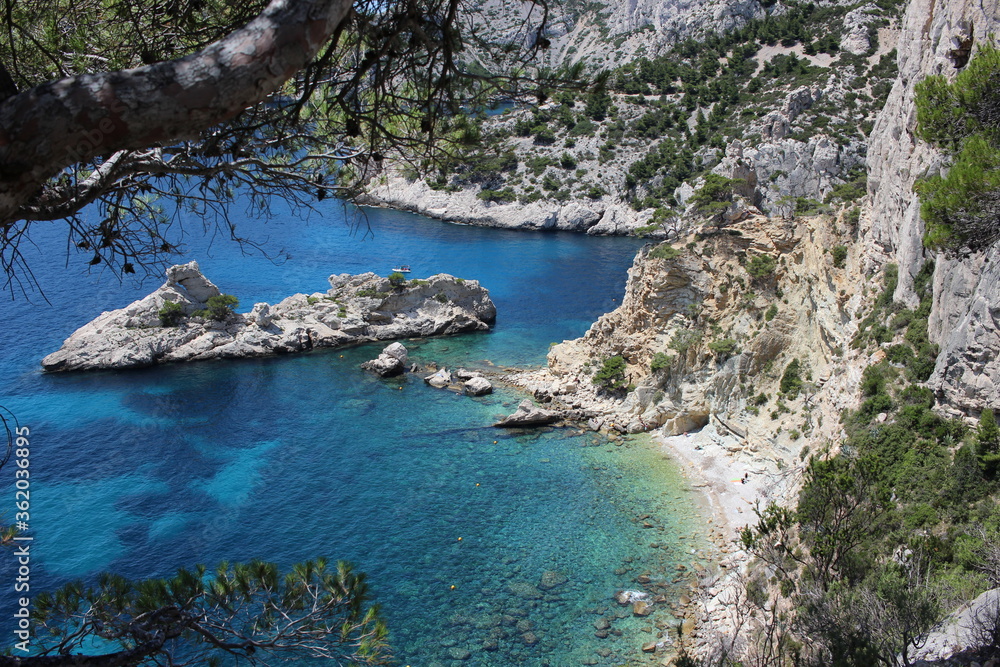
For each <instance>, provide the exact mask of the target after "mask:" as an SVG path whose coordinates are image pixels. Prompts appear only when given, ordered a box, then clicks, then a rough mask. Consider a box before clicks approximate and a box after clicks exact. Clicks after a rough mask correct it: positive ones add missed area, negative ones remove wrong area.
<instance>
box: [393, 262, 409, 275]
mask: <svg viewBox="0 0 1000 667" xmlns="http://www.w3.org/2000/svg"><path fill="white" fill-rule="evenodd" d="M393 271H395V272H397V273H409V272H410V265H409V264H403V265H402V266H397V267H396V268H394V269H393Z"/></svg>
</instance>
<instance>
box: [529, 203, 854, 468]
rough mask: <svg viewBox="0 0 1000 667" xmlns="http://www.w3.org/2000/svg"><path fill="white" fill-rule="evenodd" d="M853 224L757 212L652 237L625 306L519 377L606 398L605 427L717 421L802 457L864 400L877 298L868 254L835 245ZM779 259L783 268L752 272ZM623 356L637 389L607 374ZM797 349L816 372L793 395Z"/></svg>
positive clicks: (773, 451)
mask: <svg viewBox="0 0 1000 667" xmlns="http://www.w3.org/2000/svg"><path fill="white" fill-rule="evenodd" d="M848 234H849V229H848V227H847V226H846V225H845V224H844V222H843V220H842V219H837V218H835V217H832V216H817V217H814V218H800V219H795V220H784V219H778V218H771V219H768V218H765V217H763V216H757V217H752V218H748V219H746V220H743V221H741V222H738V223H736V224H733V225H731V226H729V227H728V228H727V229H726V230H724V231H722V232H718V231H716V230H714V229H709V230H703V232H702V234H700V235H696V236H692V237H690V238H689V239H685V240H686V241H688V243H687V244H686V245H683V246H682V245H680V243H678V244H676V245H675V246H674V247H672V248H670V250H669V251H668V250H666V249H667V248H668V246H665V245H661V246H658V247H657V248H655V249H652V248H650V247H647V248H646V249H644V250H643V251H642V252H640V253H639V255H638V256H637V257H636V260H635V263H634V264H633V266H632V268H631V269H630V270H629V281H628V286H627V288H626V293H625V296H624V298H623V299H622V304H621V306H619V307H618V308H617V309H616V310H614V311H612V312H611V313H608V314H607V315H604V316H602V317H601V318H600V319H599V320H598V321H597V322H595V323H594V324H593V325H592V326H591V328H590V330H589V331H588V332H587V334H586V335H585V336H583V337H582V338H579V339H576V340H572V341H564V342H563V343H561V344H559V345H556V346H555V347H553V348H552V350H551V351H550V352H549V358H548V367H547V368H546V369H543V370H541V371H536V372H531V373H528V374H525V375H523V376H521V377H519V378H517V380H518V382H520V383H521V384H522V385H523V386H525V387H526V388H528V389H529V390H531V391H533V392H534V393H535V395H536V396H537V397H539V398H541V399H542V400H545V401H555V402H557V403H562V404H565V405H567V406H569V407H572V408H580V407H587V408H590V409H595V408H596V409H597V410H599V411H600V412H602V413H603V417H601V418H600V419H598V420H596V421H595V422H594V423H593V424H592V426H594V427H597V428H602V427H603V428H609V427H610V425H611V424H614V425H615V426H614V428H617V429H620V430H627V431H630V432H640V431H648V430H651V429H660V431H659V432H661V433H663V434H664V435H673V434H677V433H682V432H685V431H689V430H693V429H696V428H700V427H701V426H704V425H706V424H708V423H709V422H712V423H713V424H715V425H716V426H717V427H718V428H719V429H720V430H722V431H726V432H731V433H733V434H735V435H737V436H738V438H739V439H740V440H741V442H742V444H741V448H743V449H746V450H747V451H751V452H757V453H759V455H760V456H761V457H765V458H772V459H773V460H775V461H778V462H780V465H793V464H794V463H795V462H797V460H798V457H799V451H800V449H801V448H802V446H803V445H806V444H808V443H809V442H811V441H816V442H818V441H821V440H830V441H832V440H835V439H836V437H837V435H838V434H839V432H840V426H839V423H838V417H839V413H840V411H841V410H842V409H843V408H845V407H848V406H850V405H852V404H853V402H854V400H855V399H854V398H853V397H854V394H855V390H856V385H857V381H858V379H859V378H860V370H858V368H859V363H855V362H856V361H859V360H860V361H861V362H864V361H867V355H866V354H865V353H863V352H858V351H853V350H851V348H850V342H851V339H852V337H853V336H854V335H855V333H856V332H857V319H858V314H859V311H860V310H861V309H862V308H863V307H864V304H865V299H864V289H863V287H862V284H861V283H859V282H858V281H856V280H853V279H852V277H851V274H850V268H851V267H852V266H853V265H854V264H855V262H856V258H854V257H848V258H846V261H847V263H846V264H841V262H839V261H836V260H835V259H834V255H833V254H832V253H831V252H829V250H830V249H831V248H834V247H837V246H839V245H841V244H842V243H843V242H844V241H845V240H846V239H847V237H848ZM767 259H770V260H773V268H772V269H771V270H770V271H768V272H767V273H765V274H763V275H760V274H759V275H756V276H754V275H751V273H750V271H753V268H752V267H754V266H760V265H761V263H762V262H764V263H766V262H767ZM748 269H749V270H748ZM612 357H622V358H623V359H624V361H625V367H624V378H623V384H624V385H628V386H629V387H628V389H629V390H628V391H606V390H602V389H601V387H599V386H598V385H597V384H595V381H594V378H595V376H596V374H598V373H599V371H600V369H601V367H602V364H603V363H604V361H605V360H607V359H609V358H612ZM793 359H794V360H797V361H796V363H797V364H798V365H799V366H800V368H801V369H802V370H801V374H802V377H803V378H804V379H805V381H806V382H807V383H811V384H809V385H808V387H807V389H808V390H807V391H804V392H802V393H801V394H799V395H798V396H796V397H794V398H792V399H790V400H782V398H781V397H779V396H778V385H779V384H780V381H781V378H782V375H783V372H784V371H785V369H786V368H787V367H788V365H789V364H790V363H791V362H792V360H793ZM821 415H822V416H821ZM661 427H662V428H661Z"/></svg>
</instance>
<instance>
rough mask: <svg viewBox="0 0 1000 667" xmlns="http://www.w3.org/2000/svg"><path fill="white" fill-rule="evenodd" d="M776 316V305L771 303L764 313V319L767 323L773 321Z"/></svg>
mask: <svg viewBox="0 0 1000 667" xmlns="http://www.w3.org/2000/svg"><path fill="white" fill-rule="evenodd" d="M777 315H778V305H777V304H775V303H772V304H771V305H770V306H769V307H768V309H767V310H765V311H764V319H765V320H766V321H768V322H770V321H771V320H773V319H774V318H775V317H776V316H777Z"/></svg>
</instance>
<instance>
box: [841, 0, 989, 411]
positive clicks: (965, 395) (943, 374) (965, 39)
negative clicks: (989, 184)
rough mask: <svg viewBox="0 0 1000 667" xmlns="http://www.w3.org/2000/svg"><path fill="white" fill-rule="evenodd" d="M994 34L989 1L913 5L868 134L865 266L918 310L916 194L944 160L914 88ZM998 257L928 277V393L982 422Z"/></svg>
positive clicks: (942, 260) (945, 262) (952, 68)
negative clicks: (888, 279) (925, 135)
mask: <svg viewBox="0 0 1000 667" xmlns="http://www.w3.org/2000/svg"><path fill="white" fill-rule="evenodd" d="M998 25H1000V5H998V3H997V2H995V1H994V0H986V1H985V2H972V1H970V0H958V1H956V2H936V1H935V0H912V1H911V2H910V4H909V5H908V7H907V10H906V15H905V17H904V21H903V25H902V33H901V36H900V40H899V77H898V79H897V81H896V83H895V85H894V86H893V88H892V91H891V92H890V94H889V99H888V101H887V102H886V105H885V108H884V110H883V111H882V113H881V114H880V115H879V117H878V120H877V122H876V124H875V129H874V130H873V132H872V140H871V150H870V151H869V181H868V184H869V186H868V187H869V200H870V201H869V206H867V207H866V208H865V211H864V214H863V215H862V220H861V222H862V224H861V228H862V234H861V239H860V240H861V244H862V246H863V247H864V248H865V254H866V265H867V266H869V267H872V266H875V265H878V264H880V263H883V262H895V263H896V264H898V265H899V267H900V281H899V285H898V287H897V289H896V298H897V300H899V301H901V302H903V303H906V304H907V305H910V306H912V305H914V304H915V301H916V297H915V295H914V291H913V278H914V276H916V274H917V272H918V271H919V270H920V266H921V265H922V264H923V261H924V258H925V256H926V255H927V254H928V253H927V251H926V250H925V249H924V248H923V244H922V238H923V235H924V225H923V222H922V221H921V219H920V202H919V200H918V198H917V195H916V194H915V193H914V191H913V185H914V183H915V182H916V180H917V179H918V178H920V177H921V176H924V175H927V174H930V173H934V172H935V171H937V170H938V169H940V167H941V165H942V157H941V155H940V154H939V153H938V152H937V151H935V150H934V149H932V148H931V147H930V146H928V145H927V144H925V143H922V142H921V141H919V140H918V139H917V138H916V137H914V135H913V130H914V127H915V125H916V105H915V102H914V99H915V93H914V86H915V85H916V83H917V82H918V81H920V80H921V79H922V78H924V77H926V76H928V75H932V74H944V75H946V76H954V74H955V73H956V72H957V69H956V64H964V59H963V58H962V56H963V54H965V53H966V51H965V50H966V49H969V48H972V49H973V50H974V49H975V48H976V45H977V44H981V43H986V42H990V41H991V40H992V39H993V38H992V37H991V35H995V34H996V31H997V27H998ZM997 303H1000V250H998V249H997V248H996V247H993V248H991V249H989V250H986V251H983V252H980V253H977V254H975V255H972V256H971V257H966V258H946V257H939V258H938V259H937V262H936V265H935V272H934V307H933V309H932V311H931V317H930V322H929V329H930V336H931V340H932V341H933V342H935V343H937V344H938V345H940V347H941V353H940V355H939V356H938V360H937V366H936V368H935V370H934V375H933V376H932V377H931V380H930V386H931V387H932V388H933V389H934V390H935V392H936V393H937V395H938V399H939V400H940V401H941V402H942V403H943V404H945V405H947V406H950V407H953V408H955V409H956V410H960V411H963V412H968V413H973V414H978V412H979V410H981V409H982V408H983V407H986V406H991V407H994V408H998V407H1000V362H998V356H1000V336H998V326H997V319H996V315H995V309H996V307H997Z"/></svg>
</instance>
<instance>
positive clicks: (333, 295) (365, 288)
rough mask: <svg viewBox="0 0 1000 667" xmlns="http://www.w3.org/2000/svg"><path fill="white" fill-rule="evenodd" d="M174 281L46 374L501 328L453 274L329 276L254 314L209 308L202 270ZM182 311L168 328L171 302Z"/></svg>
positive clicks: (87, 337)
mask: <svg viewBox="0 0 1000 667" xmlns="http://www.w3.org/2000/svg"><path fill="white" fill-rule="evenodd" d="M166 274H167V281H166V282H165V283H164V284H163V285H162V286H161V287H160V288H158V289H157V290H156V291H154V292H153V293H151V294H149V295H148V296H146V297H144V298H142V299H139V300H138V301H135V302H133V303H131V304H129V305H128V306H126V307H124V308H121V309H118V310H113V311H110V312H105V313H102V314H101V315H100V316H98V317H97V318H96V319H94V320H93V321H91V322H89V323H87V324H85V325H84V326H82V327H80V328H79V329H78V330H77V331H76V332H74V333H73V335H71V336H70V337H69V338H67V339H66V341H65V342H64V343H63V345H62V347H61V348H60V349H59V350H58V351H56V352H53V353H52V354H50V355H48V356H46V357H45V358H44V359H43V360H42V367H43V369H44V370H46V371H50V372H51V371H71V370H92V369H120V368H135V367H143V366H152V365H155V364H162V363H168V362H175V361H200V360H205V359H231V358H242V357H262V356H268V355H273V354H288V353H293V352H305V351H307V350H311V349H314V348H324V347H326V348H336V347H345V346H349V345H356V344H359V343H366V342H371V341H379V340H392V339H397V338H410V337H418V336H438V335H448V334H455V333H461V332H466V331H486V330H488V329H489V328H490V325H491V324H492V323H493V322H494V321H495V320H496V307H495V306H494V305H493V302H492V300H490V297H489V292H488V291H487V290H486V289H485V288H483V287H481V286H480V285H479V283H478V282H477V281H475V280H463V279H461V278H455V277H453V276H449V275H446V274H438V275H435V276H431V277H430V278H427V279H425V280H410V281H406V282H405V283H403V284H399V285H394V284H393V283H391V282H390V281H389V279H387V278H383V277H380V276H378V275H376V274H374V273H364V274H361V275H350V274H346V273H345V274H340V275H332V276H330V278H329V282H330V289H329V290H328V291H326V292H317V293H315V294H311V295H307V294H294V295H292V296H290V297H288V298H286V299H284V300H283V301H281V302H280V303H277V304H275V305H270V304H267V303H258V304H255V305H254V307H253V309H252V310H251V311H250V312H249V313H245V314H241V313H235V312H223V314H222V317H221V318H213V317H211V316H209V314H208V313H207V312H206V306H207V305H208V304H209V301H210V300H211V299H212V298H213V297H219V296H222V293H221V291H220V290H219V288H218V287H216V286H215V285H214V284H213V283H212V282H211V281H210V280H209V279H208V278H206V277H205V276H204V275H202V273H201V271H200V270H199V267H198V264H197V263H196V262H190V263H188V264H183V265H177V266H172V267H170V268H169V269H167V272H166ZM167 302H171V303H173V304H177V305H176V306H173V307H168V308H172V309H174V310H176V311H178V312H177V315H176V321H175V322H174V323H173V324H172V325H166V324H165V323H164V321H163V319H162V315H161V312H162V311H163V310H164V307H165V306H164V304H166V303H167Z"/></svg>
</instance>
